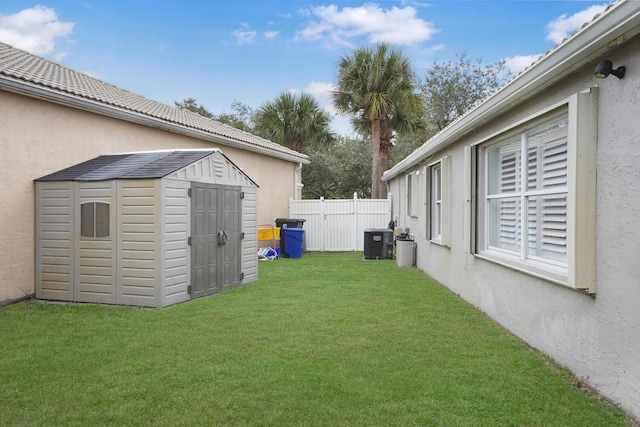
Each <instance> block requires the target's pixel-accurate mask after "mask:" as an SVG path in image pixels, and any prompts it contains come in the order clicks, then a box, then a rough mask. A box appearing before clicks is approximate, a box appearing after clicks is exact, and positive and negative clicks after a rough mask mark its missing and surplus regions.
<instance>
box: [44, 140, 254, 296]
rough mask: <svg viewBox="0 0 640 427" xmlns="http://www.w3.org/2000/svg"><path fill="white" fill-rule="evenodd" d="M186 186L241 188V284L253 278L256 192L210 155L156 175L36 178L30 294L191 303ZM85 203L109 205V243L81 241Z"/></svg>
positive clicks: (216, 155)
mask: <svg viewBox="0 0 640 427" xmlns="http://www.w3.org/2000/svg"><path fill="white" fill-rule="evenodd" d="M208 151H211V150H208ZM192 182H201V183H207V184H218V185H227V186H238V187H241V189H242V192H243V193H244V199H242V200H241V204H242V215H241V216H242V217H241V219H240V221H241V228H242V231H243V232H244V239H243V240H242V241H241V265H240V269H241V271H242V273H243V278H242V280H241V282H240V284H246V283H250V282H253V281H256V280H257V279H258V270H257V249H258V242H257V190H258V187H257V186H256V184H255V183H254V182H253V181H252V180H251V179H250V178H249V177H248V176H247V175H245V174H244V173H243V172H242V171H241V170H239V169H238V168H237V167H236V166H235V165H234V164H233V163H232V162H231V161H230V160H229V159H228V158H227V157H226V156H224V154H222V152H221V151H219V150H213V151H212V153H211V154H210V155H208V156H207V157H204V158H202V159H201V160H199V161H196V162H194V163H192V164H189V165H187V166H186V167H183V168H181V169H179V170H177V171H176V172H173V173H171V174H169V175H167V176H165V177H162V178H156V179H113V180H105V181H36V182H35V198H36V208H35V214H36V218H35V223H36V230H35V240H36V242H35V247H36V254H35V255H36V272H35V274H36V297H37V298H40V299H46V300H59V301H76V302H92V303H107V304H120V305H135V306H147V307H165V306H168V305H172V304H176V303H179V302H183V301H187V300H189V299H191V296H190V293H189V285H190V284H191V283H192V277H191V262H192V256H193V255H192V250H191V246H189V244H188V238H189V236H190V233H191V226H192V224H191V200H190V197H189V188H190V186H191V184H192ZM85 202H102V203H107V204H109V205H110V237H109V238H105V239H100V238H94V239H86V238H82V237H81V236H80V205H81V204H82V203H85Z"/></svg>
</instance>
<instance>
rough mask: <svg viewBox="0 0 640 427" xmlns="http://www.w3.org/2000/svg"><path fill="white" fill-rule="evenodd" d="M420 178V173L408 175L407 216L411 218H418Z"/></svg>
mask: <svg viewBox="0 0 640 427" xmlns="http://www.w3.org/2000/svg"><path fill="white" fill-rule="evenodd" d="M418 176H419V172H418V171H414V172H411V173H408V174H407V175H406V182H405V187H406V198H407V216H410V217H411V218H417V217H418V186H419V183H418Z"/></svg>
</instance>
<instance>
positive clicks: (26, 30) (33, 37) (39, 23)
mask: <svg viewBox="0 0 640 427" xmlns="http://www.w3.org/2000/svg"><path fill="white" fill-rule="evenodd" d="M73 26H74V23H73V22H61V21H60V20H58V14H57V13H56V11H55V10H54V9H51V8H48V7H44V6H35V7H32V8H30V9H24V10H22V11H20V12H18V13H15V14H13V15H0V40H2V41H3V42H5V43H7V44H10V45H12V46H13V47H15V48H18V49H23V50H26V51H28V52H31V53H33V54H35V55H47V54H52V53H55V55H54V57H55V58H56V59H57V60H60V59H62V58H63V57H64V56H65V55H66V53H64V52H56V39H58V38H60V37H68V36H69V35H71V33H72V32H73Z"/></svg>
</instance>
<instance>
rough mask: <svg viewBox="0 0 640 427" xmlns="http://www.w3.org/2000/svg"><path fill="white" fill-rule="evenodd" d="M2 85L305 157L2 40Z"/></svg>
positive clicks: (247, 146)
mask: <svg viewBox="0 0 640 427" xmlns="http://www.w3.org/2000/svg"><path fill="white" fill-rule="evenodd" d="M0 89H5V90H9V91H13V92H18V93H22V94H25V95H28V96H34V97H38V98H43V99H47V100H50V101H54V102H58V103H61V104H65V105H70V106H73V107H75V108H82V109H86V110H89V111H93V112H97V113H99V114H103V115H109V116H112V117H117V118H120V119H125V120H129V121H134V122H138V123H143V124H145V125H148V126H155V127H160V128H162V129H165V130H166V129H168V130H172V131H175V132H177V133H187V134H189V135H191V136H194V137H196V138H200V139H204V140H209V141H212V142H216V143H219V144H222V145H229V146H235V147H238V148H243V149H246V150H250V151H256V152H260V153H262V154H265V155H269V156H272V157H278V158H282V159H285V160H289V161H293V162H302V163H309V158H308V157H307V156H306V155H305V154H302V153H298V152H297V151H294V150H291V149H289V148H287V147H284V146H282V145H280V144H276V143H274V142H271V141H268V140H266V139H263V138H260V137H258V136H256V135H253V134H251V133H248V132H244V131H241V130H239V129H236V128H234V127H232V126H228V125H225V124H223V123H220V122H218V121H215V120H212V119H209V118H207V117H204V116H201V115H199V114H196V113H194V112H191V111H188V110H184V109H180V108H176V107H172V106H169V105H166V104H162V103H160V102H157V101H153V100H150V99H147V98H145V97H143V96H141V95H137V94H135V93H132V92H129V91H128V90H125V89H121V88H119V87H117V86H114V85H112V84H109V83H105V82H103V81H101V80H98V79H96V78H94V77H91V76H88V75H86V74H82V73H80V72H77V71H74V70H72V69H70V68H66V67H63V66H62V65H60V64H57V63H55V62H52V61H49V60H47V59H44V58H41V57H39V56H36V55H33V54H31V53H28V52H25V51H23V50H20V49H16V48H14V47H12V46H10V45H8V44H5V43H2V42H0ZM185 130H186V131H185Z"/></svg>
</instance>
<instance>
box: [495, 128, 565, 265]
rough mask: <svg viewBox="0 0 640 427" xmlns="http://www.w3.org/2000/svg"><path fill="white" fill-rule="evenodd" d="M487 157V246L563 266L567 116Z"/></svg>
mask: <svg viewBox="0 0 640 427" xmlns="http://www.w3.org/2000/svg"><path fill="white" fill-rule="evenodd" d="M487 156H488V162H487V177H488V188H487V200H486V205H485V206H486V217H487V218H488V223H489V224H490V227H489V229H488V233H487V243H488V246H489V247H496V248H500V249H503V250H506V251H509V252H512V253H514V255H519V256H520V257H521V258H522V259H528V258H532V259H540V260H546V261H551V262H559V263H566V261H567V118H566V116H565V117H562V118H561V119H556V120H553V121H551V122H548V123H545V124H543V125H542V126H539V127H537V128H535V129H533V130H532V131H530V132H528V133H525V134H522V135H521V136H519V137H516V138H513V139H511V140H508V141H505V142H504V143H502V144H498V145H496V146H495V147H491V148H489V149H488V150H487ZM523 171H524V173H523ZM491 224H493V225H491Z"/></svg>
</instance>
